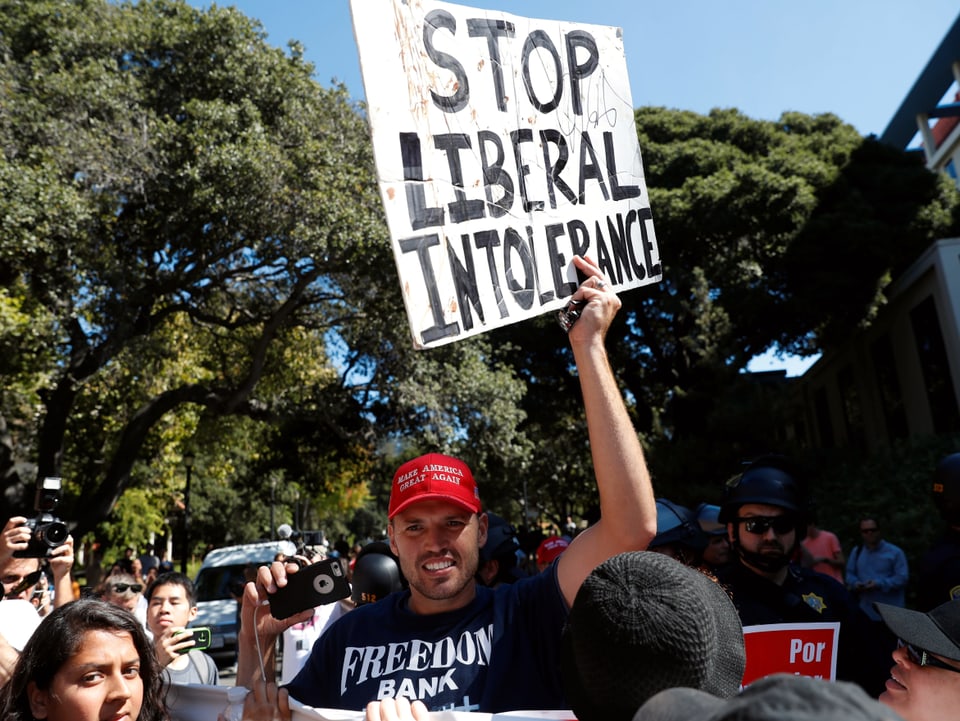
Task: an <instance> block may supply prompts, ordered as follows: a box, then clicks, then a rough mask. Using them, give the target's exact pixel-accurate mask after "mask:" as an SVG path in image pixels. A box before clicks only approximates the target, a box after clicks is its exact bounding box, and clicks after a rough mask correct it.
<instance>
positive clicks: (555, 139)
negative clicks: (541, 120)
mask: <svg viewBox="0 0 960 721" xmlns="http://www.w3.org/2000/svg"><path fill="white" fill-rule="evenodd" d="M540 144H541V145H542V146H543V167H544V168H548V170H547V194H548V196H549V197H550V208H551V209H553V210H556V208H557V197H556V194H555V193H554V192H553V189H554V188H555V187H556V188H558V189H559V190H560V192H561V193H563V197H565V198H566V199H567V200H568V201H569V202H570V203H574V204H576V202H577V195H576V193H574V192H573V190H572V189H571V188H570V186H569V185H567V184H566V183H565V182H564V181H563V179H562V178H561V177H560V173H561V172H562V171H563V169H564V168H565V167H567V159H568V158H569V157H570V151H569V150H568V149H567V140H566V138H564V137H563V135H562V134H561V133H560V131H559V130H557V129H555V128H549V129H548V130H541V131H540ZM551 145H555V146H556V147H557V160H556V162H551V161H550V146H551Z"/></svg>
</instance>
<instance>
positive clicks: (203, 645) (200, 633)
mask: <svg viewBox="0 0 960 721" xmlns="http://www.w3.org/2000/svg"><path fill="white" fill-rule="evenodd" d="M184 631H189V632H190V633H191V634H192V635H191V636H190V639H189V640H192V641H193V645H192V646H187V647H186V648H178V649H177V653H180V654H183V653H190V652H191V651H204V650H206V649H208V648H210V641H211V638H212V634H211V633H210V629H209V628H208V627H207V626H197V627H196V628H185V629H184V630H183V631H177V632H176V633H174V634H173V635H174V638H176V637H177V636H179V635H180V634H181V633H183V632H184ZM184 640H187V639H184Z"/></svg>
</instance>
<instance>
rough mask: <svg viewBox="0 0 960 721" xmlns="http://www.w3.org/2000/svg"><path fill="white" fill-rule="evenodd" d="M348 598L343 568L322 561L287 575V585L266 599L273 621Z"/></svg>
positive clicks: (328, 561)
mask: <svg viewBox="0 0 960 721" xmlns="http://www.w3.org/2000/svg"><path fill="white" fill-rule="evenodd" d="M349 595H350V584H348V583H347V578H346V575H345V574H344V572H343V565H342V564H341V563H340V561H339V560H338V559H336V558H326V559H324V560H322V561H318V562H317V563H312V564H310V565H309V566H306V567H305V568H302V569H300V570H299V571H297V572H296V573H291V574H290V575H288V576H287V585H286V586H284V587H283V588H279V589H277V592H276V593H274V594H273V595H272V596H270V614H271V615H272V616H273V617H274V618H276V619H284V618H290V617H291V616H295V615H296V614H298V613H300V612H301V611H306V610H307V609H308V608H314V607H315V606H323V605H325V604H327V603H333V602H334V601H339V600H340V599H341V598H346V597H347V596H349Z"/></svg>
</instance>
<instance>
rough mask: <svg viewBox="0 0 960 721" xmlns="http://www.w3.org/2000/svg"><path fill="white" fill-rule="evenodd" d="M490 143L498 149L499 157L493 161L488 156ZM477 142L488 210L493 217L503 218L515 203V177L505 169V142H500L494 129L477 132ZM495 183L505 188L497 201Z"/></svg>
mask: <svg viewBox="0 0 960 721" xmlns="http://www.w3.org/2000/svg"><path fill="white" fill-rule="evenodd" d="M488 143H489V144H491V145H493V146H494V147H495V148H496V149H497V159H496V160H495V161H494V162H492V163H491V162H490V159H489V158H488V157H487V144H488ZM477 144H478V145H479V148H480V163H481V165H482V166H483V191H484V193H485V194H486V196H487V203H488V206H487V212H488V213H490V217H491V218H502V217H503V216H504V215H506V214H507V211H508V210H510V207H511V206H512V205H513V178H511V177H510V174H509V173H507V171H505V170H504V169H503V161H504V155H503V143H502V142H500V136H499V135H497V134H496V133H494V132H493V131H492V130H480V131H478V132H477ZM495 185H499V186H500V187H501V188H503V195H502V196H500V199H499V200H496V201H495V200H494V199H493V190H492V186H495Z"/></svg>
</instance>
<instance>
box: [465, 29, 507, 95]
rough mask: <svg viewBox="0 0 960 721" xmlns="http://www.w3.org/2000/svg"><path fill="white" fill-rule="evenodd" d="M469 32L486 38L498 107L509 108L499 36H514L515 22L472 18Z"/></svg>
mask: <svg viewBox="0 0 960 721" xmlns="http://www.w3.org/2000/svg"><path fill="white" fill-rule="evenodd" d="M467 34H468V35H469V36H470V37H472V38H480V37H483V38H486V39H487V52H488V53H489V54H490V62H489V63H488V65H489V66H490V72H492V73H493V95H494V97H495V98H496V99H497V109H498V110H500V111H501V112H503V111H505V110H506V109H507V96H506V93H505V92H504V90H503V63H501V62H500V42H499V40H498V38H512V37H513V36H514V35H515V34H516V33H515V32H514V29H513V23H511V22H507V21H506V20H487V19H486V18H470V19H469V20H467Z"/></svg>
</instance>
